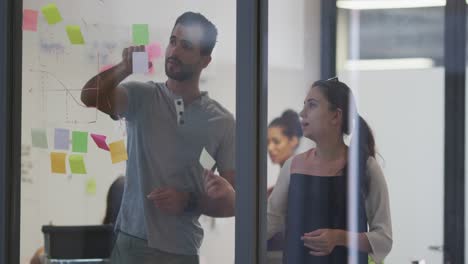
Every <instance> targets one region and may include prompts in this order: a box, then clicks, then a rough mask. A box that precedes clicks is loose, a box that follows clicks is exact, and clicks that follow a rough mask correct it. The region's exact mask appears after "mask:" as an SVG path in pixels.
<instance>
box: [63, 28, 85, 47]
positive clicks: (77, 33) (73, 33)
mask: <svg viewBox="0 0 468 264" xmlns="http://www.w3.org/2000/svg"><path fill="white" fill-rule="evenodd" d="M67 35H68V38H69V39H70V42H71V44H75V45H82V44H84V43H85V42H84V38H83V34H81V28H80V26H67Z"/></svg>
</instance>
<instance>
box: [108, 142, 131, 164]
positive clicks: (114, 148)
mask: <svg viewBox="0 0 468 264" xmlns="http://www.w3.org/2000/svg"><path fill="white" fill-rule="evenodd" d="M109 149H110V154H111V159H112V163H117V162H121V161H125V160H128V156H127V149H125V143H124V141H123V140H119V141H115V142H112V143H110V144H109Z"/></svg>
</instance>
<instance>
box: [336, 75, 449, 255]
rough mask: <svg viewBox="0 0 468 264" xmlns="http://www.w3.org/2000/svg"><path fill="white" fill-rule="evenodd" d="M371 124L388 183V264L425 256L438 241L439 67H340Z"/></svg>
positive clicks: (440, 184)
mask: <svg viewBox="0 0 468 264" xmlns="http://www.w3.org/2000/svg"><path fill="white" fill-rule="evenodd" d="M339 76H340V78H341V79H342V80H344V81H345V82H346V83H348V84H349V85H350V87H351V88H352V89H353V90H354V93H355V94H356V95H357V97H358V101H359V106H358V108H359V111H360V113H361V114H362V116H363V117H364V118H366V120H367V121H368V122H369V125H370V126H371V128H372V129H373V130H374V135H375V138H376V144H377V151H378V153H379V154H380V155H381V157H382V159H380V161H381V165H382V166H383V171H384V174H385V178H386V180H387V183H388V188H389V193H390V207H391V214H392V225H393V249H392V251H391V253H390V255H389V256H388V258H387V259H386V260H385V263H387V264H399V263H411V261H412V260H417V259H425V260H426V262H427V263H442V254H441V253H438V252H433V251H429V250H428V246H430V245H442V242H443V186H444V185H443V177H444V176H443V162H444V70H443V69H441V68H436V69H425V70H395V71H361V72H354V73H351V72H342V73H341V74H339Z"/></svg>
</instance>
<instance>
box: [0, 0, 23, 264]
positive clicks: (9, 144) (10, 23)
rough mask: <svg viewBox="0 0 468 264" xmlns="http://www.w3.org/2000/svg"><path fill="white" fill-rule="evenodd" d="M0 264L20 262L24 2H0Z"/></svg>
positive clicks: (0, 0)
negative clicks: (22, 22)
mask: <svg viewBox="0 0 468 264" xmlns="http://www.w3.org/2000/svg"><path fill="white" fill-rule="evenodd" d="M0 17H1V20H0V263H2V264H3V263H5V264H7V263H18V262H19V248H20V244H19V225H20V214H19V213H20V185H21V180H20V179H21V173H20V167H21V71H22V68H21V61H22V45H21V43H22V41H21V39H22V30H21V18H22V1H13V0H0Z"/></svg>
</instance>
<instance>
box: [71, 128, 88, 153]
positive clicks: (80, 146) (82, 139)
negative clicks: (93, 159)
mask: <svg viewBox="0 0 468 264" xmlns="http://www.w3.org/2000/svg"><path fill="white" fill-rule="evenodd" d="M72 151H73V152H81V153H86V152H88V132H81V131H73V133H72Z"/></svg>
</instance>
